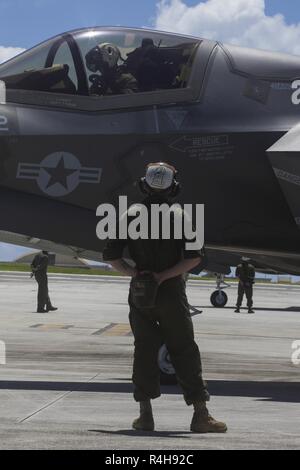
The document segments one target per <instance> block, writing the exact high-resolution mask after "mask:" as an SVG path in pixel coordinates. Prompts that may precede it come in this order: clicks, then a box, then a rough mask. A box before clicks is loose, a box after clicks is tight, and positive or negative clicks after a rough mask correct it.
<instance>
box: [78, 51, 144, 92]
mask: <svg viewBox="0 0 300 470" xmlns="http://www.w3.org/2000/svg"><path fill="white" fill-rule="evenodd" d="M121 59H122V58H121V52H120V50H119V49H118V47H117V46H115V45H114V44H110V43H102V44H99V45H98V46H95V47H93V49H91V50H90V51H89V52H88V53H87V54H86V56H85V60H86V66H87V68H88V69H89V70H90V71H91V72H93V74H92V75H90V76H89V81H90V82H91V86H90V94H91V95H97V96H103V95H104V96H105V95H119V94H127V93H136V92H138V91H139V89H138V83H137V80H136V79H135V77H134V76H133V75H132V74H131V73H128V71H126V70H125V67H124V66H122V65H119V62H120V60H121ZM97 72H100V75H99V74H97Z"/></svg>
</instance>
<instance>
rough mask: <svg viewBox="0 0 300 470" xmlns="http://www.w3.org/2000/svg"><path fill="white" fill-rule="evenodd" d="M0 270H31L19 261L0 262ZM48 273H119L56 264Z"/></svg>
mask: <svg viewBox="0 0 300 470" xmlns="http://www.w3.org/2000/svg"><path fill="white" fill-rule="evenodd" d="M0 271H19V272H28V273H30V272H31V269H30V266H29V265H28V264H20V263H0ZM48 272H49V273H59V274H84V275H90V276H118V275H119V273H116V272H114V271H106V270H105V269H101V268H91V269H85V268H61V267H57V266H49V268H48Z"/></svg>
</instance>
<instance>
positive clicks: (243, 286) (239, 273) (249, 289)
mask: <svg viewBox="0 0 300 470" xmlns="http://www.w3.org/2000/svg"><path fill="white" fill-rule="evenodd" d="M235 276H236V277H237V278H238V279H239V285H238V298H237V303H236V306H237V308H240V307H241V305H242V302H243V297H244V294H246V298H247V307H248V308H249V309H250V308H252V306H253V283H254V278H255V270H254V267H253V266H252V264H239V265H238V266H237V268H236V272H235Z"/></svg>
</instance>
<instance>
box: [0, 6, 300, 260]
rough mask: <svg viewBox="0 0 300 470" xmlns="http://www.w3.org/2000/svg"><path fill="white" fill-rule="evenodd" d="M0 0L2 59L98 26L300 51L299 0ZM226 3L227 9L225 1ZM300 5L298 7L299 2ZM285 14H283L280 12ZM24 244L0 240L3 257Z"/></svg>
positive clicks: (7, 258)
mask: <svg viewBox="0 0 300 470" xmlns="http://www.w3.org/2000/svg"><path fill="white" fill-rule="evenodd" d="M159 3H160V2H159V0H0V62H1V60H6V59H7V58H8V57H11V56H12V55H14V54H16V53H17V52H20V51H19V50H17V49H14V48H29V47H32V46H34V45H35V44H37V43H39V42H41V41H43V40H45V39H48V38H49V37H51V36H54V35H56V34H59V33H61V32H63V31H67V30H71V29H75V28H79V27H84V26H95V25H123V26H138V27H143V26H144V27H156V28H158V29H164V30H169V31H178V32H181V33H186V34H196V35H199V36H200V37H201V36H202V32H204V31H205V32H206V33H207V34H206V36H204V37H212V38H215V39H219V40H223V41H224V42H235V43H238V44H241V45H247V46H251V47H260V48H268V49H274V50H283V51H285V52H291V53H296V54H300V8H299V7H298V3H297V2H296V1H295V0H265V1H264V0H234V1H233V0H230V1H228V2H227V1H226V0H206V1H203V2H200V1H199V0H165V3H164V6H163V7H162V6H161V8H160V9H159V8H158V4H159ZM225 4H226V8H224V5H225ZM295 5H296V6H295ZM278 14H281V15H282V18H280V17H278V16H276V15H278ZM23 250H24V249H23V248H15V247H11V246H8V245H4V244H1V243H0V260H1V259H2V260H4V259H5V260H10V259H12V258H14V257H15V256H17V255H19V254H20V253H21V252H22V251H23Z"/></svg>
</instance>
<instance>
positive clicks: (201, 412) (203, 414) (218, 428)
mask: <svg viewBox="0 0 300 470" xmlns="http://www.w3.org/2000/svg"><path fill="white" fill-rule="evenodd" d="M191 431H192V432H195V433H208V432H215V433H224V432H226V431H227V426H226V424H225V423H222V422H221V421H216V420H215V419H214V418H213V417H212V416H211V415H210V414H209V412H208V409H207V408H206V406H205V404H204V405H202V406H195V411H194V414H193V418H192V422H191Z"/></svg>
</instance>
